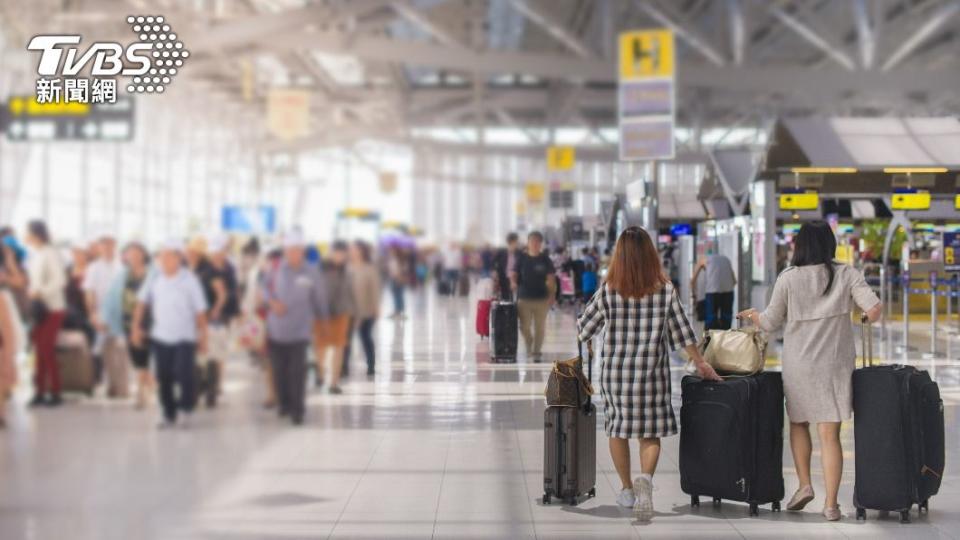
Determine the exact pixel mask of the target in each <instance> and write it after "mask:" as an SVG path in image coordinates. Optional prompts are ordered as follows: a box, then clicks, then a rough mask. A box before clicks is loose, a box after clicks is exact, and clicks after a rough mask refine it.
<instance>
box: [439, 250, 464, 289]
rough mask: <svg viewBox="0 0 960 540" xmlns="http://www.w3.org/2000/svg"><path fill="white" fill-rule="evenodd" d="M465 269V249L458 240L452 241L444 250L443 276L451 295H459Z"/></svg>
mask: <svg viewBox="0 0 960 540" xmlns="http://www.w3.org/2000/svg"><path fill="white" fill-rule="evenodd" d="M462 270H463V251H462V250H461V249H460V246H459V245H457V243H456V242H450V243H449V245H448V246H447V249H445V250H444V251H443V277H444V281H445V282H446V283H447V286H448V288H449V294H450V296H457V294H458V289H459V285H460V272H461V271H462Z"/></svg>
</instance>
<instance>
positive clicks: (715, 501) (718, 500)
mask: <svg viewBox="0 0 960 540" xmlns="http://www.w3.org/2000/svg"><path fill="white" fill-rule="evenodd" d="M722 500H723V499H721V498H720V497H714V498H713V507H714V508H720V503H721V501H722Z"/></svg>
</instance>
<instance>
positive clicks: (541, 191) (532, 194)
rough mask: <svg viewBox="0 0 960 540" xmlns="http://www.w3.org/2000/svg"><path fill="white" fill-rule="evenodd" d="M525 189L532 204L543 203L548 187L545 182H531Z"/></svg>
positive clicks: (529, 202) (528, 200)
mask: <svg viewBox="0 0 960 540" xmlns="http://www.w3.org/2000/svg"><path fill="white" fill-rule="evenodd" d="M523 189H524V193H525V194H526V196H527V203H528V204H530V205H531V206H532V205H537V204H541V203H543V199H544V198H545V197H546V194H547V193H546V192H547V188H546V186H544V185H543V182H530V183H528V184H527V185H526V186H524V188H523Z"/></svg>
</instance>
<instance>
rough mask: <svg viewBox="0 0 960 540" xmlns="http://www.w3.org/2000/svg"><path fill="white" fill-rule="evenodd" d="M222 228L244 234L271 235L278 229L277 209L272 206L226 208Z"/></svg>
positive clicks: (221, 222)
mask: <svg viewBox="0 0 960 540" xmlns="http://www.w3.org/2000/svg"><path fill="white" fill-rule="evenodd" d="M220 227H221V228H222V229H223V230H224V231H228V232H235V233H242V234H271V233H273V232H275V231H276V229H277V209H276V207H274V206H270V205H260V206H224V207H223V209H222V210H221V213H220Z"/></svg>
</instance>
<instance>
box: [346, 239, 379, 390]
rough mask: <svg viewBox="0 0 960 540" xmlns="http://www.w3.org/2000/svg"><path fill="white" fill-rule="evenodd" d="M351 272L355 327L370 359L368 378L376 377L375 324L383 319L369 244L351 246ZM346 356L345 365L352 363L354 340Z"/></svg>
mask: <svg viewBox="0 0 960 540" xmlns="http://www.w3.org/2000/svg"><path fill="white" fill-rule="evenodd" d="M347 272H348V274H349V276H350V286H351V287H352V288H353V314H352V315H353V321H352V324H351V328H355V329H356V330H357V333H358V334H359V335H360V344H361V345H362V346H363V354H364V356H365V357H366V359H367V376H368V377H372V376H373V375H374V372H375V365H376V352H375V346H374V343H373V325H374V324H375V323H376V322H377V317H379V316H380V294H381V284H380V272H379V271H378V270H377V267H376V266H374V265H373V261H372V257H371V255H370V245H369V244H367V243H366V242H362V241H359V240H358V241H356V242H354V243H353V245H351V246H350V265H349V266H348V267H347ZM345 356H346V358H344V364H346V363H348V362H349V360H350V340H348V341H347V351H346V355H345Z"/></svg>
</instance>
